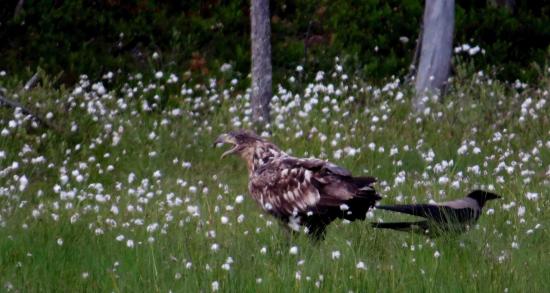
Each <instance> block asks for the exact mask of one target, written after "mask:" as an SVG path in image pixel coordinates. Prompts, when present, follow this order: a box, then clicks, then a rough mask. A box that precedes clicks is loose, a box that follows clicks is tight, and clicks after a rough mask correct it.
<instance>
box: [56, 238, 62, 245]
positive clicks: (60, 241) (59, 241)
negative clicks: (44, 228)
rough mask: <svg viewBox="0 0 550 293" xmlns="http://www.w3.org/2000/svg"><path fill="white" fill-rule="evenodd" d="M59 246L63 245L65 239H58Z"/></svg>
mask: <svg viewBox="0 0 550 293" xmlns="http://www.w3.org/2000/svg"><path fill="white" fill-rule="evenodd" d="M57 245H59V246H61V245H63V239H61V238H58V239H57Z"/></svg>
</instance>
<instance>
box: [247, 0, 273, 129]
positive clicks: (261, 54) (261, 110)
mask: <svg viewBox="0 0 550 293" xmlns="http://www.w3.org/2000/svg"><path fill="white" fill-rule="evenodd" d="M250 19H251V44H252V103H251V104H252V121H253V122H254V124H256V126H257V127H261V126H263V125H265V123H268V122H269V102H270V101H271V96H272V85H271V84H272V72H271V25H270V20H269V0H252V9H251V10H250Z"/></svg>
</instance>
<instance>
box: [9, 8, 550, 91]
mask: <svg viewBox="0 0 550 293" xmlns="http://www.w3.org/2000/svg"><path fill="white" fill-rule="evenodd" d="M17 2H18V1H15V0H10V1H4V2H3V3H2V4H0V11H1V13H0V17H1V19H2V21H1V25H0V39H1V40H4V41H3V42H0V50H1V51H2V55H1V56H0V64H2V67H3V68H1V69H4V70H8V71H10V72H24V71H25V70H26V69H27V68H30V69H31V70H34V68H36V67H37V66H40V67H42V68H44V69H45V70H46V71H47V72H49V73H51V74H57V73H59V72H63V73H64V74H63V78H62V81H63V82H66V83H69V84H71V83H74V82H75V81H76V80H78V76H79V75H80V74H88V75H90V76H100V74H102V73H105V72H107V71H113V70H117V69H121V70H123V71H124V70H127V69H132V70H142V71H146V70H150V67H149V66H148V65H149V64H150V62H151V60H150V59H151V56H152V54H153V53H154V52H158V53H159V54H161V56H162V68H164V69H170V70H174V69H177V70H178V71H180V72H183V71H186V70H189V69H191V70H192V71H196V72H199V73H201V74H205V73H206V72H208V70H212V68H214V67H219V66H220V65H221V64H223V63H225V62H230V63H232V64H234V65H235V68H236V70H238V71H239V72H241V73H244V74H246V73H248V72H249V67H250V40H249V31H250V29H249V26H250V24H249V17H248V14H249V3H248V1H243V0H209V1H175V0H170V1H154V0H148V1H116V0H74V1H55V2H54V3H53V4H52V3H51V1H37V0H29V1H25V2H24V3H25V4H24V6H23V9H22V10H21V12H20V13H19V15H17V16H16V17H14V16H13V13H12V12H13V11H14V8H15V5H16V3H17ZM518 2H519V1H518ZM270 4H271V8H272V9H271V10H272V32H273V34H272V45H273V68H274V71H275V72H274V73H275V77H276V78H277V79H280V78H281V77H282V76H283V75H285V74H286V73H288V72H289V71H291V70H294V68H296V66H297V65H303V66H306V67H308V68H310V69H311V70H310V72H315V71H316V70H327V69H329V68H330V67H331V66H332V62H333V60H334V57H336V56H339V57H341V58H342V60H346V62H345V64H344V66H345V67H346V68H349V69H350V70H351V72H354V73H355V74H360V75H362V76H365V77H368V78H369V79H374V80H381V79H383V78H384V77H388V76H390V75H392V74H398V75H403V74H406V73H407V71H408V68H409V65H410V61H411V57H412V55H413V52H414V48H415V40H416V38H417V36H418V29H419V26H420V23H421V18H422V13H423V3H422V1H417V0H406V1H397V0H391V1H381V0H357V1H348V0H335V1H328V0H323V1H280V0H273V1H271V3H270ZM549 9H550V7H549V6H548V4H545V2H544V1H542V0H539V1H528V2H527V1H521V3H519V4H518V6H517V7H516V10H515V12H514V13H510V12H509V11H508V10H506V9H504V8H493V7H491V6H488V5H487V4H486V3H485V1H483V2H482V3H481V4H480V2H479V1H458V3H457V13H456V15H457V19H456V25H457V26H456V30H455V31H456V33H455V35H456V37H455V43H456V44H462V43H469V44H472V45H473V46H474V45H480V46H481V47H482V48H483V49H484V50H485V51H486V54H485V55H483V56H480V57H478V56H476V57H475V65H476V66H475V67H476V69H484V70H491V71H493V70H496V72H497V73H498V77H500V78H504V79H507V80H514V79H516V78H520V79H521V80H529V81H533V79H534V78H535V77H536V76H540V74H539V72H538V71H540V70H539V69H537V68H535V67H536V66H534V65H533V64H543V63H544V62H546V61H547V60H548V56H549V54H550V53H549V50H550V49H549V44H550V26H548V23H549V22H550V18H549V13H548V11H549ZM403 37H404V38H406V39H404V38H403ZM400 39H401V40H400ZM405 40H407V41H405ZM306 52H307V53H306Z"/></svg>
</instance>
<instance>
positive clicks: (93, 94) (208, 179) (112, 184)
mask: <svg viewBox="0 0 550 293" xmlns="http://www.w3.org/2000/svg"><path fill="white" fill-rule="evenodd" d="M222 69H223V70H221V71H220V72H219V73H217V74H213V75H212V76H211V77H210V78H200V79H197V78H192V77H190V76H189V75H185V74H184V75H175V74H171V73H169V72H161V71H159V72H156V73H154V77H153V78H151V79H150V80H147V79H146V78H144V77H143V76H142V75H141V74H125V73H113V74H106V75H105V76H104V77H103V78H101V79H98V80H90V79H89V78H88V77H86V76H81V78H80V81H79V83H78V84H77V85H75V86H74V87H71V88H66V87H57V86H54V85H55V83H54V82H53V81H52V80H50V79H48V78H47V77H44V76H43V77H42V81H41V82H40V84H39V85H38V86H36V87H34V88H32V89H28V90H26V89H24V86H23V85H24V80H21V79H19V78H18V77H17V76H10V74H9V73H5V72H4V73H3V74H2V75H1V76H0V87H2V88H3V89H4V96H6V97H8V98H10V99H13V100H17V101H19V102H21V103H22V104H24V105H27V106H28V108H30V109H32V111H34V112H36V113H39V115H40V116H42V117H43V118H44V119H46V120H47V121H49V122H48V124H49V125H50V126H49V127H44V126H43V125H42V124H41V123H38V122H36V121H35V120H33V119H32V118H31V117H30V116H28V115H25V114H24V113H22V112H21V111H20V110H14V109H10V108H6V107H4V108H0V291H6V292H210V291H218V290H219V291H221V292H310V291H313V292H407V291H413V292H550V281H549V280H548V277H549V276H550V249H549V247H550V233H549V231H548V227H549V225H550V215H549V214H548V213H547V212H548V208H549V205H550V198H549V190H550V166H549V165H550V94H549V91H550V87H549V85H550V81H549V73H548V70H546V72H545V73H541V75H542V76H541V80H542V82H541V83H540V85H538V86H532V85H527V84H522V83H520V82H516V83H514V84H504V83H502V82H499V81H497V80H493V79H492V78H491V77H490V76H487V74H483V72H476V73H472V74H465V73H464V74H458V75H457V76H455V78H454V80H453V82H452V84H451V85H450V87H449V90H448V94H447V95H446V96H445V97H437V96H429V97H426V103H427V105H428V107H427V109H426V110H425V111H424V112H423V113H420V114H414V113H412V112H411V99H412V90H411V88H410V87H409V86H408V85H405V84H403V82H402V81H400V80H398V79H395V80H389V81H388V82H387V84H385V85H382V86H376V85H374V84H369V82H368V81H365V80H359V79H356V78H354V77H353V76H351V75H347V74H346V73H345V70H343V69H342V68H341V66H340V65H338V64H337V65H335V67H334V69H333V70H332V71H330V72H324V73H323V72H319V73H317V74H316V76H315V75H314V78H312V81H311V82H310V83H309V82H304V81H303V79H302V78H300V76H301V73H300V72H296V76H295V77H289V78H288V80H286V81H285V83H284V84H283V85H278V86H276V87H275V91H274V95H275V97H274V99H273V101H272V118H273V119H272V123H271V125H269V130H270V133H267V132H266V133H264V135H266V136H269V139H270V140H271V141H273V142H274V143H276V144H277V145H279V146H280V147H281V148H282V149H283V150H285V151H287V152H288V153H291V154H293V155H295V156H303V157H309V156H314V157H319V158H323V159H328V160H330V161H332V162H334V163H337V164H338V165H341V166H343V167H345V168H347V169H349V170H350V171H352V172H353V173H354V174H356V175H360V174H368V175H373V176H376V177H377V178H378V179H379V182H378V183H377V189H378V190H379V192H380V194H381V195H382V196H383V197H384V198H383V199H382V201H381V203H386V204H389V203H396V202H401V203H412V202H427V201H430V200H435V201H446V200H451V199H455V198H459V197H463V196H464V195H466V194H467V193H468V191H470V190H472V189H474V188H483V189H487V190H493V191H494V192H496V193H498V194H500V195H502V196H503V199H501V200H497V201H492V202H489V203H488V204H487V206H486V208H485V210H484V214H483V216H482V217H481V218H480V220H479V222H478V224H477V225H476V226H475V227H472V229H471V231H469V232H467V233H465V234H463V235H456V236H448V237H441V238H437V239H429V238H426V237H423V236H420V235H413V234H408V233H399V232H394V231H381V230H374V229H372V228H371V227H370V226H369V225H368V223H367V222H353V223H345V222H342V221H337V222H335V223H333V224H332V225H331V226H330V227H329V229H328V233H327V238H326V240H325V241H324V242H321V243H313V242H311V241H309V239H307V237H305V235H298V236H291V237H288V235H286V234H285V233H284V231H283V230H282V228H281V227H280V226H279V224H278V223H277V221H276V220H275V219H274V218H271V217H270V216H268V215H264V214H263V213H262V212H261V210H260V209H259V208H258V207H257V206H256V204H255V202H253V200H252V199H251V198H250V197H249V196H248V195H247V179H248V178H247V176H248V175H247V171H246V167H245V164H244V162H241V161H240V160H239V159H238V158H236V157H230V158H226V159H223V160H220V155H221V153H222V152H223V150H224V149H223V148H215V147H213V146H212V143H213V141H214V139H215V138H216V137H217V136H218V135H219V134H221V133H223V132H227V131H230V130H232V129H237V128H245V129H248V128H251V126H250V113H251V112H250V105H249V89H247V88H246V87H245V86H244V84H246V83H247V81H246V80H245V79H244V78H242V77H240V76H239V75H238V74H234V73H233V71H232V70H231V68H230V66H224V67H223V68H222ZM380 219H383V220H386V221H389V220H397V219H399V220H402V219H410V218H409V217H405V216H401V215H394V214H391V213H388V212H385V211H381V210H374V211H372V212H369V214H368V221H378V220H380Z"/></svg>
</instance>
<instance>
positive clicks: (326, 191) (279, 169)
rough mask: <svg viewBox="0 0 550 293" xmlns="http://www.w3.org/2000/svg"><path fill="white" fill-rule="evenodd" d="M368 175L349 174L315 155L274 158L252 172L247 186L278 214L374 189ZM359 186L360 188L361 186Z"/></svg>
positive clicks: (329, 203)
mask: <svg viewBox="0 0 550 293" xmlns="http://www.w3.org/2000/svg"><path fill="white" fill-rule="evenodd" d="M375 181H376V180H375V179H374V178H371V177H360V178H354V177H351V173H350V172H349V171H347V170H346V169H344V168H342V167H339V166H337V165H334V164H332V163H329V162H326V161H323V160H319V159H298V158H293V157H290V156H286V157H282V158H279V159H275V160H273V161H271V162H270V163H268V164H266V165H264V166H262V168H260V169H258V170H257V171H256V172H254V174H252V176H251V178H250V182H249V190H250V193H251V194H252V196H253V197H254V198H255V199H256V200H257V201H258V202H260V204H261V205H262V207H263V208H264V209H265V210H268V211H269V212H270V213H273V214H277V215H279V216H289V215H292V214H296V213H303V212H309V211H311V212H318V211H320V212H322V211H323V210H324V209H326V208H333V207H338V206H340V205H342V204H343V203H345V202H347V201H349V200H351V199H353V198H354V197H356V196H358V195H359V196H360V195H361V192H362V191H361V190H363V191H365V192H366V191H367V189H370V190H372V192H374V189H372V188H371V187H370V184H372V183H373V182H375ZM361 188H363V189H361Z"/></svg>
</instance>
